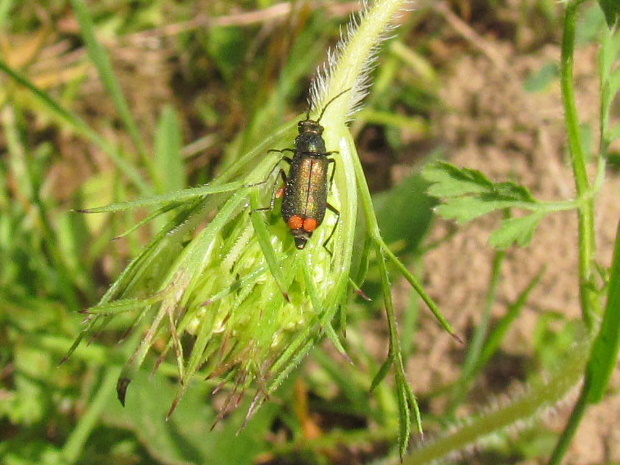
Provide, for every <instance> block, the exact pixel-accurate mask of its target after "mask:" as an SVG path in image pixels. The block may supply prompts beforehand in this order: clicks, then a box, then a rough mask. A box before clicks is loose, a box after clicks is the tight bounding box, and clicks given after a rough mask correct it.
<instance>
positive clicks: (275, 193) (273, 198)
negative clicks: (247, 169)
mask: <svg viewBox="0 0 620 465" xmlns="http://www.w3.org/2000/svg"><path fill="white" fill-rule="evenodd" d="M287 160H288V159H287ZM279 174H280V176H281V177H282V180H283V181H284V184H285V185H286V173H285V172H284V170H283V169H282V168H280V173H279ZM265 182H266V180H265V181H263V182H262V183H261V184H264V183H265ZM277 183H278V180H277V179H276V181H275V182H274V183H273V194H272V195H271V202H269V206H268V207H262V208H257V209H256V210H252V213H253V212H265V211H271V210H273V207H274V205H275V204H276V198H278V197H282V196H281V195H280V191H281V190H282V189H276V184H277Z"/></svg>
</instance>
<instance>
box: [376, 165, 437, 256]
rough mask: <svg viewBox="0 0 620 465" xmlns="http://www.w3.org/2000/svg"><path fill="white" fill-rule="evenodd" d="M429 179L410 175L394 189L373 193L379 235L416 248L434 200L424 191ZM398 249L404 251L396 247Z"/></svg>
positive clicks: (409, 248) (386, 240)
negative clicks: (379, 229) (379, 230)
mask: <svg viewBox="0 0 620 465" xmlns="http://www.w3.org/2000/svg"><path fill="white" fill-rule="evenodd" d="M427 189H428V183H427V182H426V181H425V180H424V179H423V178H422V177H421V176H420V175H415V176H411V177H409V178H408V179H406V180H405V181H403V182H402V183H401V184H399V185H398V186H396V187H395V188H394V189H392V190H390V191H388V192H385V193H381V194H379V195H377V196H375V197H373V204H374V207H375V212H376V214H377V221H378V222H379V227H380V228H381V235H382V236H383V239H384V241H385V242H386V243H388V244H393V243H395V242H399V241H404V242H405V244H404V248H405V249H406V251H415V250H416V248H417V247H418V246H419V244H420V243H421V242H422V241H423V239H424V237H425V235H426V233H427V231H428V230H429V228H430V225H431V219H432V217H433V210H432V208H433V206H434V205H435V204H436V203H437V201H436V200H435V199H433V198H431V197H429V196H428V195H427V194H426V190H427ZM399 252H400V253H403V252H404V251H403V250H402V249H399Z"/></svg>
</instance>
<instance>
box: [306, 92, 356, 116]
mask: <svg viewBox="0 0 620 465" xmlns="http://www.w3.org/2000/svg"><path fill="white" fill-rule="evenodd" d="M351 89H352V87H349V88H348V89H345V90H343V91H342V92H340V93H339V94H338V95H336V96H335V97H334V98H332V99H331V100H330V101H329V102H327V103H326V104H325V106H324V107H323V110H322V111H321V114H320V115H319V119H317V120H316V122H317V123H319V122H320V121H321V118H323V114H324V113H325V110H327V107H328V106H329V105H330V104H331V103H332V102H333V101H334V100H336V99H337V98H338V97H340V96H341V95H343V94H345V93H347V92H349V91H350V90H351ZM309 116H310V110H308V113H307V114H306V119H308V117H309Z"/></svg>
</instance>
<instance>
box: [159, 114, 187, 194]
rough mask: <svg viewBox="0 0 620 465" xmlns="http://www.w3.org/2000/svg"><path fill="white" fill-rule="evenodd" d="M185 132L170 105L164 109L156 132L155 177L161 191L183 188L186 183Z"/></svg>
mask: <svg viewBox="0 0 620 465" xmlns="http://www.w3.org/2000/svg"><path fill="white" fill-rule="evenodd" d="M182 145H183V133H182V132H181V123H180V122H179V117H178V115H177V113H176V112H175V111H174V108H173V107H172V106H170V105H168V106H166V107H165V108H164V111H163V113H162V115H161V118H160V120H159V124H158V125H157V131H156V133H155V166H154V169H155V170H156V172H155V173H153V177H154V178H155V179H157V180H158V190H159V191H160V192H170V191H176V190H180V189H183V188H184V187H185V185H186V178H185V167H184V165H183V157H182V156H181V148H182Z"/></svg>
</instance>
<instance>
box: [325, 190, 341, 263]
mask: <svg viewBox="0 0 620 465" xmlns="http://www.w3.org/2000/svg"><path fill="white" fill-rule="evenodd" d="M326 206H327V209H328V210H329V211H331V212H332V213H334V215H336V224H334V227H333V228H332V232H330V233H329V236H328V238H327V239H326V240H325V242H323V248H324V249H325V250H326V251H327V253H328V254H329V255H330V257H331V256H333V255H334V253H333V252H332V251H331V250H329V249H328V248H327V244H328V243H329V241H331V240H332V237H334V233H335V232H336V228H337V227H338V223H340V212H339V211H338V210H337V209H336V207H334V206H333V205H332V204H330V203H329V202H328V203H327V205H326Z"/></svg>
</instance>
